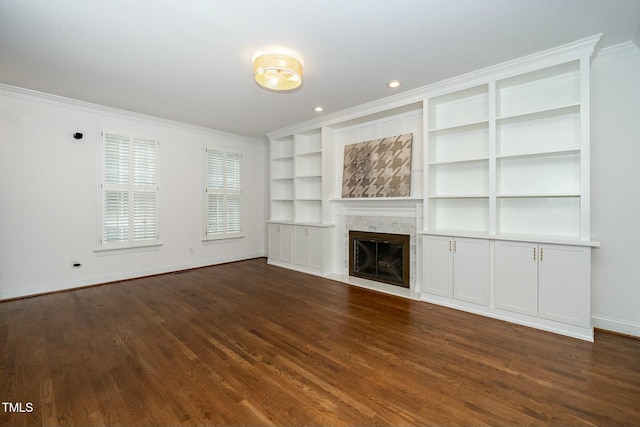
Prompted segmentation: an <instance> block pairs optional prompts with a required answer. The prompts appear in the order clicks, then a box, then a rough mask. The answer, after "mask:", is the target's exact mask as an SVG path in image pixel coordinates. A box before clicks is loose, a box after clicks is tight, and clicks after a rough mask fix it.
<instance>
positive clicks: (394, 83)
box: [387, 80, 400, 89]
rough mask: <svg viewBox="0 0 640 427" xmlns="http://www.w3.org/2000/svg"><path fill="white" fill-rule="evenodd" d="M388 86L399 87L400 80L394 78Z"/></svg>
mask: <svg viewBox="0 0 640 427" xmlns="http://www.w3.org/2000/svg"><path fill="white" fill-rule="evenodd" d="M387 86H388V87H390V88H391V89H395V88H397V87H400V82H399V81H398V80H393V81H390V82H389V83H387Z"/></svg>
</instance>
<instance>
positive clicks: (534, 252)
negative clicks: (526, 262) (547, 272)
mask: <svg viewBox="0 0 640 427" xmlns="http://www.w3.org/2000/svg"><path fill="white" fill-rule="evenodd" d="M533 260H534V261H535V260H536V248H533Z"/></svg>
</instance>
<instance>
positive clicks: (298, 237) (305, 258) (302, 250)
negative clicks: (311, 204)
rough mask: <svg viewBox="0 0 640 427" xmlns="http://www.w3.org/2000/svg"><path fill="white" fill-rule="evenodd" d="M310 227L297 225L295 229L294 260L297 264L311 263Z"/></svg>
mask: <svg viewBox="0 0 640 427" xmlns="http://www.w3.org/2000/svg"><path fill="white" fill-rule="evenodd" d="M308 233H309V228H307V227H300V226H296V227H294V230H293V241H294V243H293V248H294V254H293V262H294V264H297V265H308V264H309V237H308Z"/></svg>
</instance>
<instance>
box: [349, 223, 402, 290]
mask: <svg viewBox="0 0 640 427" xmlns="http://www.w3.org/2000/svg"><path fill="white" fill-rule="evenodd" d="M409 242H410V236H409V235H408V234H389V233H376V232H370V231H349V275H350V276H355V277H362V278H364V279H370V280H375V281H378V282H383V283H388V284H391V285H396V286H401V287H403V288H408V287H409V245H410V243H409Z"/></svg>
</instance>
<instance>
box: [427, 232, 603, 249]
mask: <svg viewBox="0 0 640 427" xmlns="http://www.w3.org/2000/svg"><path fill="white" fill-rule="evenodd" d="M418 234H422V235H427V236H456V237H468V238H477V239H488V240H507V241H512V242H537V243H548V244H557V245H571V246H590V247H594V248H599V247H600V242H598V241H595V240H579V239H573V238H569V237H567V238H564V237H561V236H544V235H535V234H489V233H486V232H481V231H473V230H449V229H447V230H419V231H418Z"/></svg>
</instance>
